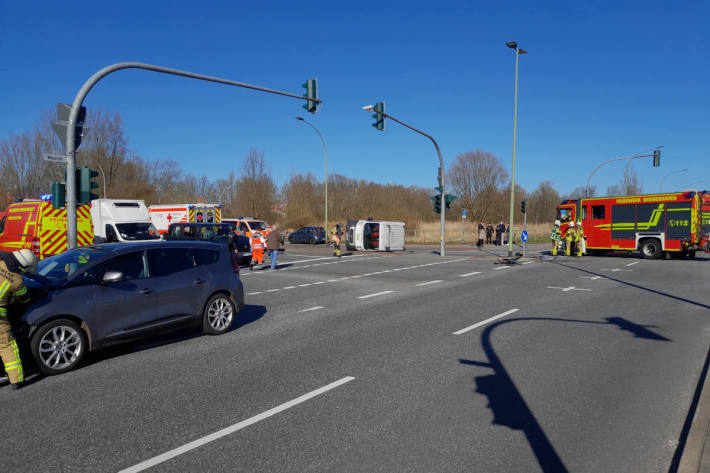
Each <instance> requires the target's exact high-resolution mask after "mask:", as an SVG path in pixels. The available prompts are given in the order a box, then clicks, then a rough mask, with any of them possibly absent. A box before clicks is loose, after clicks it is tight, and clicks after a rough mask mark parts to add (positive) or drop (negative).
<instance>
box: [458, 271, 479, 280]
mask: <svg viewBox="0 0 710 473" xmlns="http://www.w3.org/2000/svg"><path fill="white" fill-rule="evenodd" d="M476 274H481V272H480V271H474V272H472V273H466V274H459V277H460V278H465V277H466V276H474V275H476Z"/></svg>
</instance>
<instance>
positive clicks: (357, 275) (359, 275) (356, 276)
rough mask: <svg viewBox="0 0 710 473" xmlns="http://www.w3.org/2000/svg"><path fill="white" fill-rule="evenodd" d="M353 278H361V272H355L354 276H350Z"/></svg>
mask: <svg viewBox="0 0 710 473" xmlns="http://www.w3.org/2000/svg"><path fill="white" fill-rule="evenodd" d="M350 277H351V278H353V279H357V278H361V277H362V274H356V275H355V276H350Z"/></svg>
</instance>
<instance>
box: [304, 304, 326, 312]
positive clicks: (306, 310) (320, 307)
mask: <svg viewBox="0 0 710 473" xmlns="http://www.w3.org/2000/svg"><path fill="white" fill-rule="evenodd" d="M319 309H325V307H323V306H322V305H317V306H314V307H309V308H308V309H301V310H299V311H298V312H299V313H301V312H310V311H312V310H319Z"/></svg>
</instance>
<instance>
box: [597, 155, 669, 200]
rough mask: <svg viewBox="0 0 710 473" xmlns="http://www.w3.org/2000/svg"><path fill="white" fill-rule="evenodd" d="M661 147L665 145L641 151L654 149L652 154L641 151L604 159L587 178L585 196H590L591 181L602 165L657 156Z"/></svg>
mask: <svg viewBox="0 0 710 473" xmlns="http://www.w3.org/2000/svg"><path fill="white" fill-rule="evenodd" d="M661 148H663V145H661V146H656V147H655V148H653V149H652V150H651V149H648V150H646V151H641V153H646V152H648V151H653V153H651V154H641V153H637V154H635V155H633V156H626V157H623V158H612V159H608V160H606V161H604V162H603V163H601V164H600V165H599V166H597V167H595V168H594V171H592V173H591V174H590V175H589V178H587V187H585V188H584V197H585V198H588V197H589V183H590V182H592V176H593V175H594V173H595V172H597V171H598V170H599V168H600V167H602V166H604V165H605V164H609V163H612V162H614V161H623V160H627V159H629V160H630V159H639V158H649V157H655V156H656V151H658V153H660V151H659V150H660V149H661ZM659 156H660V154H659Z"/></svg>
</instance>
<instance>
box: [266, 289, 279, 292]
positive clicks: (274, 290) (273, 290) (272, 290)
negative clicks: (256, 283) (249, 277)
mask: <svg viewBox="0 0 710 473" xmlns="http://www.w3.org/2000/svg"><path fill="white" fill-rule="evenodd" d="M280 290H281V289H267V290H265V291H264V292H276V291H280Z"/></svg>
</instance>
